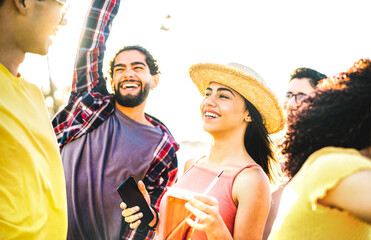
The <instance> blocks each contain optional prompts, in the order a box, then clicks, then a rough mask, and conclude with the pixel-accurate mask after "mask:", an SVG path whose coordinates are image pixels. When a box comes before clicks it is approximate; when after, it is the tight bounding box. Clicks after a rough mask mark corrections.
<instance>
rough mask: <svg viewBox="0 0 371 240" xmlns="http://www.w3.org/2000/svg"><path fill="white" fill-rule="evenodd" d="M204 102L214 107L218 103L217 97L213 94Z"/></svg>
mask: <svg viewBox="0 0 371 240" xmlns="http://www.w3.org/2000/svg"><path fill="white" fill-rule="evenodd" d="M203 104H204V105H205V106H207V107H214V106H215V105H216V103H215V99H214V97H213V96H208V97H206V98H205V99H204V102H203Z"/></svg>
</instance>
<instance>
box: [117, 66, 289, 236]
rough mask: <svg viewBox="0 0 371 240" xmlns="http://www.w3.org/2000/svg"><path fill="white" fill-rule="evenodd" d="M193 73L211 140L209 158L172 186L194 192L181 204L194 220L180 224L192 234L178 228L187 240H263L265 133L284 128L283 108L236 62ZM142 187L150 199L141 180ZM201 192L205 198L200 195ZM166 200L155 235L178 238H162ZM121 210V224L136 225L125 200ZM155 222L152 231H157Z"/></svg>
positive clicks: (267, 175)
mask: <svg viewBox="0 0 371 240" xmlns="http://www.w3.org/2000/svg"><path fill="white" fill-rule="evenodd" d="M190 76H191V78H192V80H193V82H194V83H195V85H196V86H197V88H198V90H199V91H200V92H201V94H203V95H204V99H203V100H202V102H201V106H200V109H201V115H202V120H203V128H204V130H205V131H206V132H208V133H209V134H210V135H211V136H212V138H213V141H212V144H211V148H210V152H209V154H208V155H207V156H205V157H202V158H200V159H198V160H197V161H189V162H187V163H186V166H185V173H184V174H183V176H182V177H181V178H180V179H179V181H178V182H177V183H176V184H175V185H174V188H176V189H183V190H189V191H192V192H195V193H198V194H195V195H193V196H192V197H186V199H187V203H186V204H185V207H186V209H187V210H188V211H189V212H190V213H191V214H192V215H193V216H192V217H188V218H186V220H185V221H183V222H184V223H185V222H186V223H187V224H188V225H187V224H185V225H187V227H190V228H191V229H192V231H186V230H184V229H185V228H181V227H178V228H176V229H183V231H185V232H193V234H192V235H191V237H189V235H188V236H186V237H187V239H188V238H190V239H197V240H198V239H261V237H262V234H263V230H264V225H265V221H266V218H267V216H268V212H269V207H270V186H269V180H272V162H273V161H274V158H273V153H272V150H271V141H270V138H269V135H268V134H270V133H276V132H278V131H280V130H282V128H283V126H284V117H283V113H282V110H281V108H280V105H279V103H278V101H277V99H276V97H275V96H274V94H273V93H272V92H271V91H270V90H269V88H267V87H266V85H265V84H264V82H263V80H262V79H261V77H260V76H259V75H258V74H256V73H255V72H254V71H253V70H251V69H250V68H247V67H245V66H242V65H240V64H228V65H219V64H210V63H206V64H196V65H193V66H192V67H191V68H190ZM221 171H222V174H221V175H220V177H219V178H218V180H217V182H216V184H215V185H214V186H213V187H212V188H211V189H208V186H210V183H211V182H213V179H215V177H216V176H217V175H218V173H220V172H221ZM139 188H140V190H141V191H142V193H143V195H144V196H145V197H146V198H147V199H148V202H149V198H148V194H147V192H146V191H145V187H144V185H143V184H142V183H141V182H139ZM206 189H208V190H207V195H205V194H202V193H205V190H206ZM167 195H168V193H166V194H165V196H164V197H163V199H162V201H161V207H160V216H161V218H160V224H159V225H160V228H159V229H160V238H161V239H175V238H171V236H169V235H172V234H171V233H170V234H169V235H167V234H165V235H164V228H165V226H164V225H166V224H164V223H162V222H164V219H166V218H169V216H166V213H165V212H164V209H166V206H167V204H168V198H167ZM183 197H184V196H183ZM121 208H123V209H124V210H123V212H122V215H123V216H124V217H125V221H126V222H128V223H130V226H131V227H132V228H135V227H137V226H139V224H140V217H141V214H140V213H139V212H138V211H137V210H136V209H135V208H128V209H126V205H125V204H124V203H122V204H121ZM138 219H139V220H138ZM156 222H158V221H156V220H153V221H152V222H151V223H150V224H149V226H150V227H156V226H154V225H157V224H156ZM173 235H174V234H173ZM178 236H179V235H178ZM177 239H179V237H178V238H177Z"/></svg>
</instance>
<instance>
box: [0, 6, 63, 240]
mask: <svg viewBox="0 0 371 240" xmlns="http://www.w3.org/2000/svg"><path fill="white" fill-rule="evenodd" d="M64 10H65V1H64V0H45V1H38V0H23V1H22V0H0V85H1V87H0V176H1V180H0V208H1V209H0V239H27V240H29V239H61V240H62V239H63V240H64V239H66V234H67V203H66V186H65V181H64V175H63V169H62V162H61V158H60V156H59V150H58V145H57V141H56V139H55V135H54V133H53V128H52V126H51V123H50V120H49V114H48V112H47V108H46V105H45V103H44V97H43V95H42V93H41V91H40V89H38V88H37V87H36V86H35V85H34V84H31V83H29V82H27V81H25V80H24V79H23V78H22V77H21V75H20V73H18V68H19V65H20V64H21V63H22V62H23V60H24V57H25V54H26V53H27V52H29V53H35V54H40V55H46V54H47V53H48V49H49V46H50V45H51V43H52V40H51V36H52V35H55V34H56V32H57V31H58V28H59V26H61V25H65V23H66V20H65V19H64V13H65V11H64Z"/></svg>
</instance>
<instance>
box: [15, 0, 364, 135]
mask: <svg viewBox="0 0 371 240" xmlns="http://www.w3.org/2000/svg"><path fill="white" fill-rule="evenodd" d="M89 5H90V0H70V8H69V11H68V14H67V20H68V25H67V26H65V27H61V28H60V31H59V32H58V35H57V37H56V38H54V39H53V45H52V46H51V47H50V50H49V54H48V56H47V57H40V56H37V55H33V54H27V55H26V59H25V62H24V64H23V65H22V66H21V68H20V72H21V73H22V75H23V76H24V77H25V78H26V79H27V80H28V81H30V82H33V83H35V84H37V85H38V86H40V87H42V86H46V85H47V84H48V78H49V74H50V76H51V77H52V79H53V81H54V82H55V83H56V84H57V85H58V87H66V86H69V85H70V84H71V81H72V70H73V64H74V58H75V53H76V48H77V44H78V40H79V37H80V32H81V28H82V25H83V21H84V19H85V13H86V10H87V9H88V7H89ZM169 15H170V18H169V17H168V16H169ZM163 24H165V27H167V28H169V30H168V31H165V30H161V26H162V25H163ZM370 26H371V0H352V1H344V0H320V1H318V0H312V1H301V0H281V1H275V0H271V1H264V0H259V1H257V0H255V1H251V0H244V1H242V0H223V1H221V0H187V1H185V0H183V1H181V0H135V1H134V0H122V1H121V6H120V10H119V13H118V15H117V17H116V19H115V20H114V22H113V26H112V31H111V35H110V37H109V39H108V43H107V50H106V54H105V60H104V64H105V65H104V72H105V73H107V66H108V63H109V61H110V60H111V59H112V58H113V56H114V54H115V52H116V51H117V50H118V49H120V48H122V47H123V46H124V45H132V44H140V45H142V46H144V47H145V48H147V49H148V50H149V51H150V52H151V53H152V54H153V55H154V57H155V58H157V59H158V63H159V66H160V70H161V75H160V83H159V85H158V87H157V88H156V89H154V90H153V91H151V93H150V96H149V99H148V101H147V106H146V112H147V113H149V114H152V115H154V116H156V117H157V118H159V119H160V120H162V121H163V122H164V123H165V124H166V125H167V126H168V128H169V129H170V131H171V132H172V133H173V135H174V136H175V138H176V140H177V141H207V140H208V139H209V136H208V135H207V134H206V133H204V132H203V130H202V123H201V116H200V112H199V104H200V101H201V95H200V94H199V92H198V90H197V89H196V87H195V86H194V85H193V83H192V81H191V79H190V78H189V73H188V69H189V67H190V66H191V65H192V64H196V63H202V62H211V63H222V64H225V63H229V62H238V63H241V64H244V65H246V66H249V67H251V68H252V69H254V70H255V71H256V72H257V73H258V74H259V75H260V76H261V77H263V79H264V80H265V82H266V83H267V84H268V86H269V87H270V88H271V89H272V91H273V92H274V93H275V94H276V95H277V97H278V98H279V99H280V100H282V99H283V96H284V93H285V91H286V87H287V82H288V80H289V77H290V74H291V73H292V71H293V70H294V69H295V68H298V67H310V68H313V69H316V70H318V71H320V72H322V73H324V74H326V75H328V76H333V75H335V74H337V73H339V72H341V71H345V70H346V69H348V68H349V67H350V66H351V65H352V64H353V63H354V62H355V61H357V60H358V59H360V58H365V57H366V58H367V57H368V58H371V31H370ZM47 59H48V60H49V66H48V64H47ZM107 76H108V74H107Z"/></svg>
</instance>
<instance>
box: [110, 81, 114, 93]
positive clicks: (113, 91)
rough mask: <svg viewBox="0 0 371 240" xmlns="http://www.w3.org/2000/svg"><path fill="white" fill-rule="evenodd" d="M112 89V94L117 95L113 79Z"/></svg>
mask: <svg viewBox="0 0 371 240" xmlns="http://www.w3.org/2000/svg"><path fill="white" fill-rule="evenodd" d="M110 83H111V88H112V92H113V94H115V83H114V82H113V79H111V82H110Z"/></svg>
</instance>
